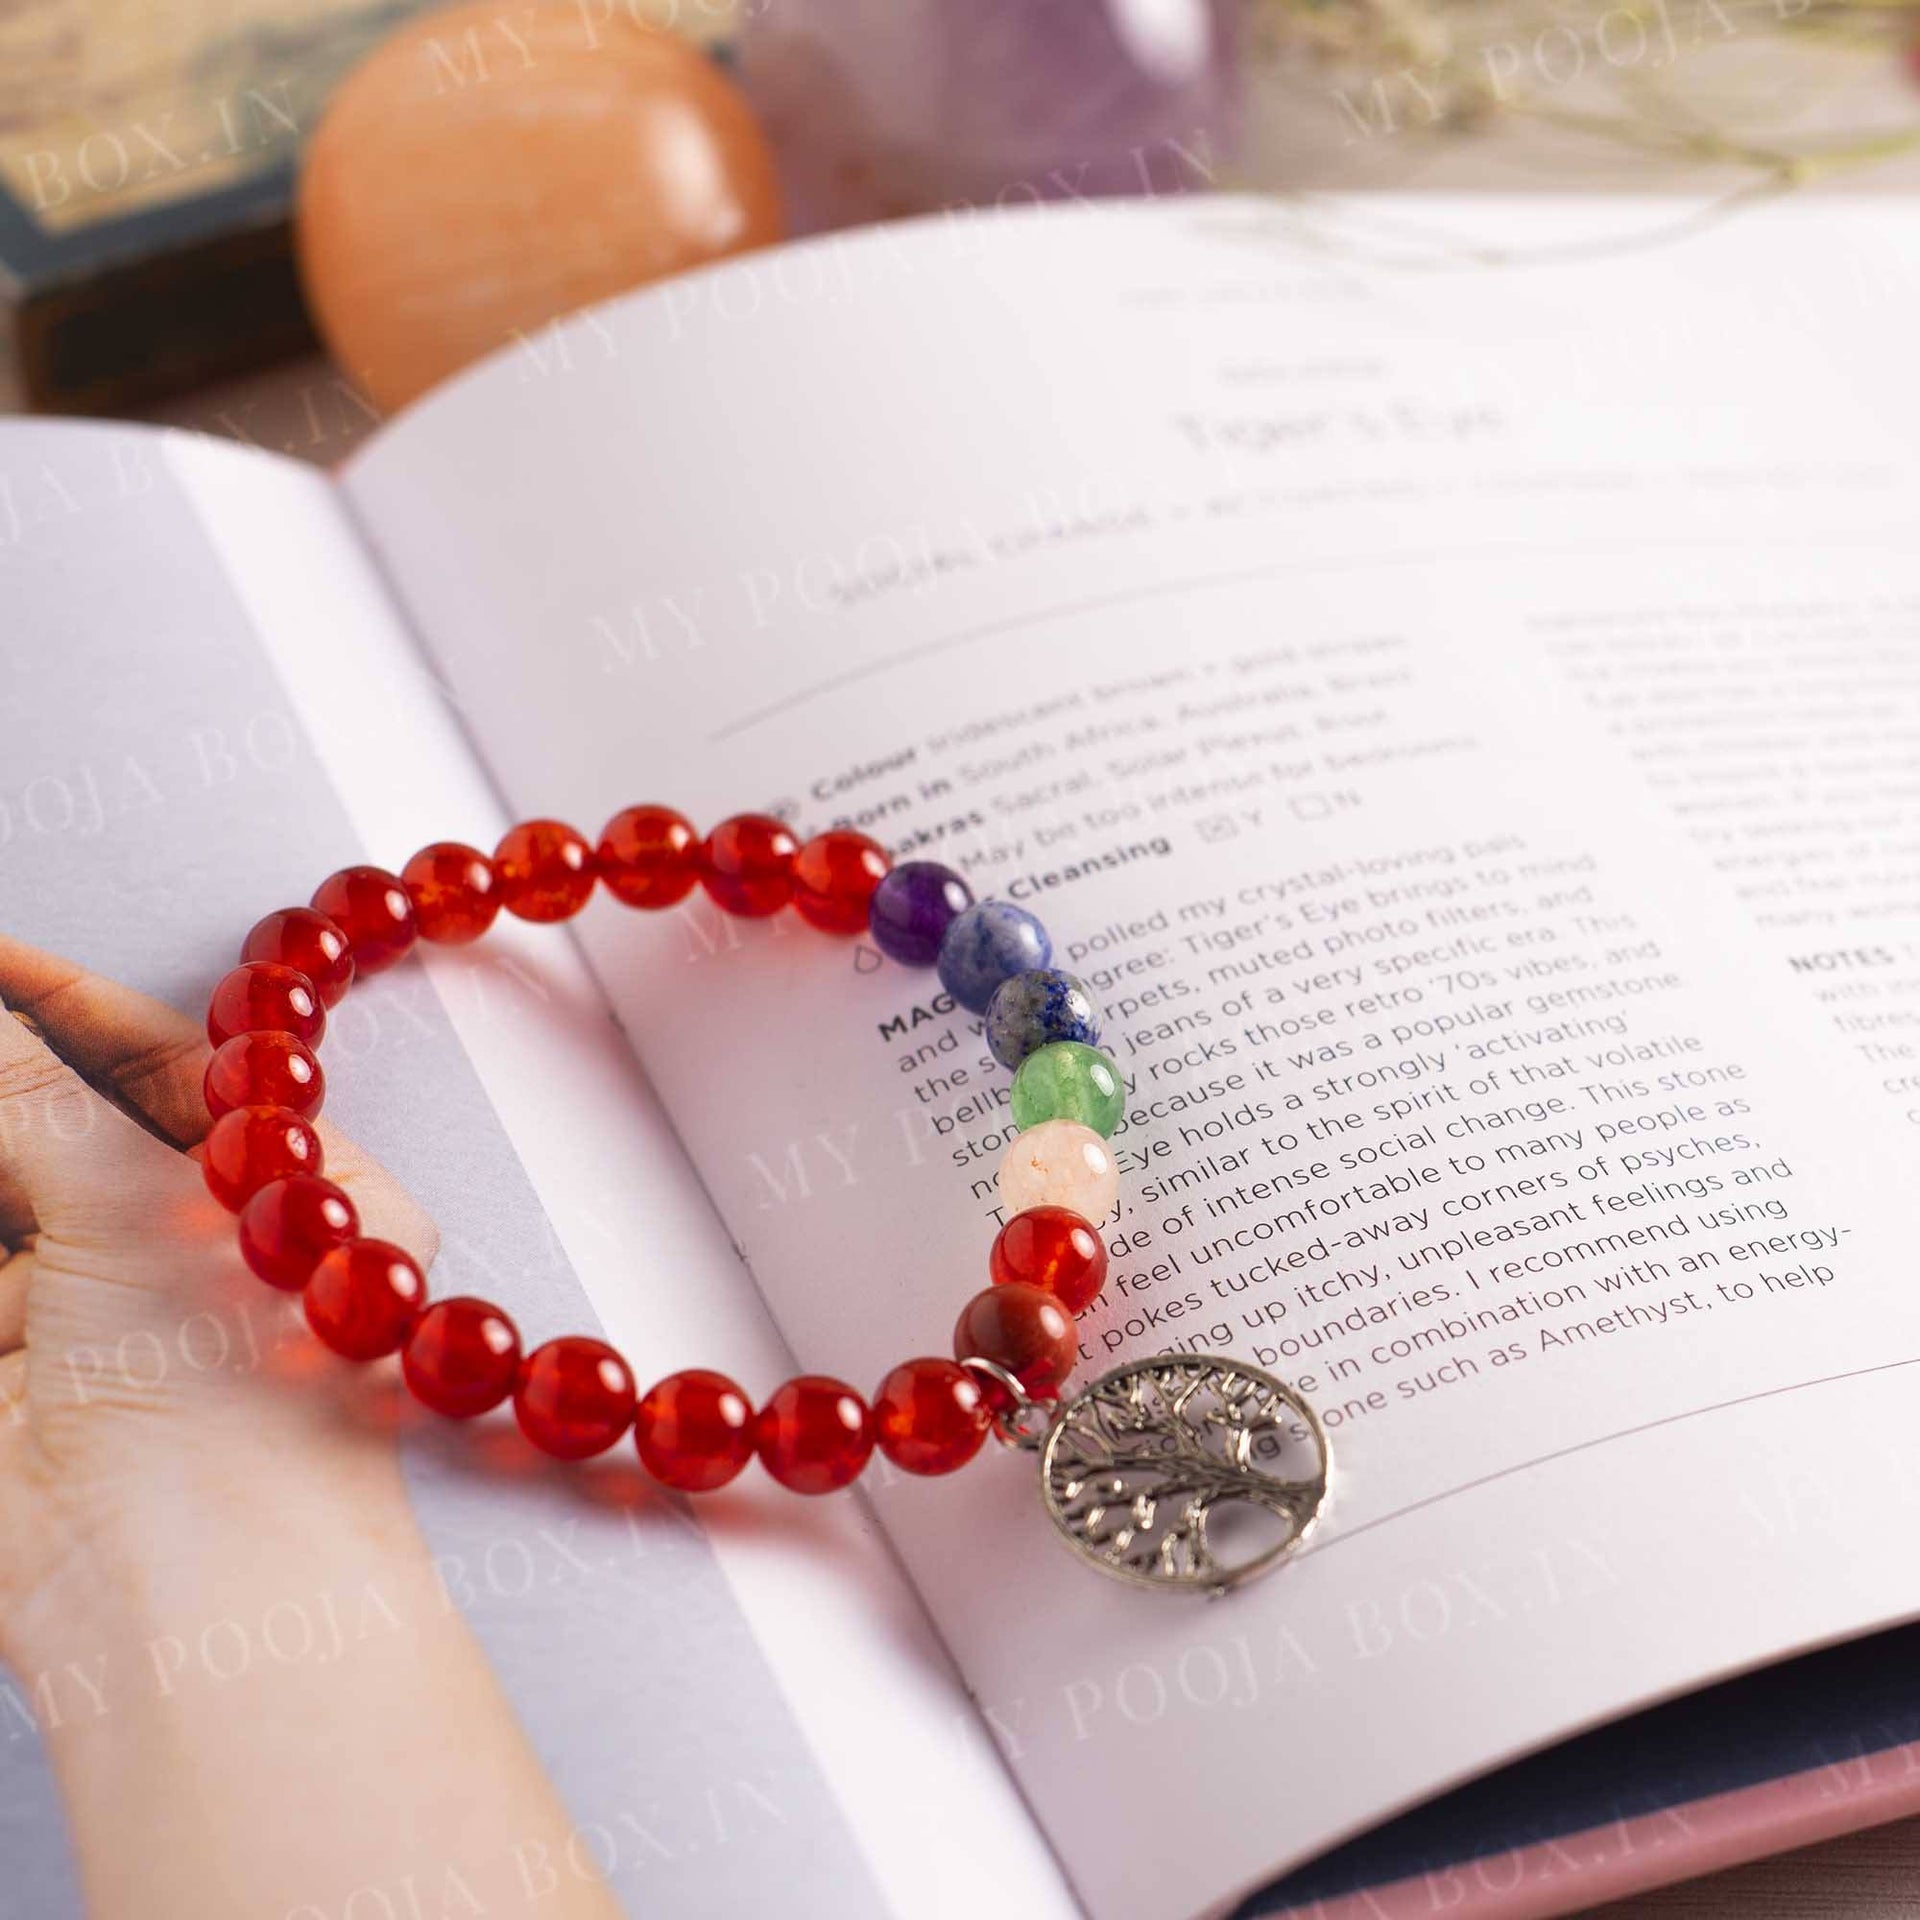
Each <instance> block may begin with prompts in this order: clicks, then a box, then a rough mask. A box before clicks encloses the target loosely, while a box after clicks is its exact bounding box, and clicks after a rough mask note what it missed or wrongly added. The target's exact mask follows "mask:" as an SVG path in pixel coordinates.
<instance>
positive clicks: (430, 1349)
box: [400, 1295, 520, 1420]
mask: <svg viewBox="0 0 1920 1920" xmlns="http://www.w3.org/2000/svg"><path fill="white" fill-rule="evenodd" d="M400 1370H401V1372H402V1373H404V1374H405V1375H406V1379H407V1387H408V1389H409V1391H410V1392H411V1393H412V1394H413V1397H414V1398H415V1399H416V1400H418V1401H419V1402H420V1404H421V1405H422V1406H423V1407H431V1408H432V1409H433V1411H434V1412H435V1413H444V1414H445V1415H446V1416H447V1418H448V1419H449V1420H471V1419H472V1418H473V1417H474V1416H475V1415H476V1414H481V1413H485V1412H487V1411H488V1409H489V1408H492V1407H497V1406H498V1405H499V1404H500V1402H501V1401H502V1400H504V1399H505V1398H506V1397H507V1395H508V1394H510V1393H511V1392H512V1391H513V1383H514V1382H515V1381H516V1380H517V1379H518V1378H519V1377H520V1330H519V1328H518V1327H516V1326H515V1325H514V1324H513V1322H512V1321H511V1320H509V1319H508V1318H507V1316H506V1315H505V1314H504V1313H502V1312H501V1311H500V1309H499V1308H498V1307H496V1306H494V1305H493V1304H492V1303H491V1302H490V1301H486V1300H472V1299H469V1298H467V1297H466V1296H464V1295H461V1296H459V1297H456V1298H455V1299H452V1300H436V1301H435V1302H434V1304H433V1305H432V1306H430V1307H429V1308H428V1309H427V1310H426V1312H425V1313H423V1314H422V1315H421V1316H420V1318H419V1319H418V1320H416V1321H415V1322H414V1323H413V1331H412V1332H411V1333H410V1334H408V1335H407V1344H406V1346H405V1348H404V1349H403V1350H402V1352H401V1355H400Z"/></svg>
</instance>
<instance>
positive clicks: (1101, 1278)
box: [987, 1207, 1107, 1313]
mask: <svg viewBox="0 0 1920 1920" xmlns="http://www.w3.org/2000/svg"><path fill="white" fill-rule="evenodd" d="M987 1270H988V1272H990V1273H991V1274H992V1275H993V1279H994V1284H995V1285H996V1286H1003V1287H1004V1286H1009V1285H1014V1284H1019V1285H1023V1286H1029V1287H1038V1288H1040V1289H1041V1291H1042V1292H1044V1293H1050V1294H1052V1295H1053V1297H1054V1298H1055V1299H1056V1300H1058V1301H1059V1302H1060V1304H1061V1305H1062V1306H1063V1307H1065V1308H1066V1310H1067V1311H1068V1312H1069V1313H1084V1312H1085V1311H1086V1309H1087V1308H1088V1307H1090V1306H1092V1305H1093V1303H1094V1301H1095V1300H1096V1299H1098V1298H1099V1295H1100V1289H1101V1288H1102V1287H1103V1286H1104V1285H1105V1284H1106V1279H1107V1248H1106V1243H1105V1242H1104V1241H1103V1240H1102V1239H1101V1238H1100V1236H1099V1234H1097V1233H1096V1232H1095V1231H1094V1230H1093V1228H1092V1227H1091V1226H1090V1225H1088V1223H1087V1222H1086V1221H1085V1220H1083V1219H1082V1218H1081V1217H1080V1215H1079V1214H1077V1213H1075V1212H1074V1211H1073V1209H1072V1208H1071V1207H1029V1208H1028V1209H1027V1210H1026V1212H1025V1213H1016V1214H1015V1215H1014V1216H1013V1218H1012V1219H1011V1220H1009V1221H1008V1222H1007V1224H1006V1225H1005V1226H1004V1227H1002V1228H1001V1229H1000V1231H999V1233H998V1234H997V1235H995V1237H994V1242H993V1251H992V1252H991V1253H989V1254H988V1255H987Z"/></svg>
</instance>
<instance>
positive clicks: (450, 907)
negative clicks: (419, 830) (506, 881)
mask: <svg viewBox="0 0 1920 1920" xmlns="http://www.w3.org/2000/svg"><path fill="white" fill-rule="evenodd" d="M400 884H401V885H402V886H403V887H405V888H406V890H407V898H408V899H409V900H411V901H412V902H413V923H414V925H415V926H416V927H418V928H419V929H420V938H421V939H422V940H431V941H434V942H435V943H436V944H437V945H440V946H443V947H461V946H465V945H466V943H467V942H468V941H469V940H478V939H479V938H480V936H481V935H482V934H483V933H485V932H486V930H487V929H488V928H489V927H490V926H492V925H493V922H494V918H495V916H496V915H497V914H498V913H499V911H500V883H499V881H498V880H497V879H496V878H495V877H494V871H493V862H492V861H491V860H489V859H488V858H487V856H486V855H485V854H484V853H482V852H481V851H480V850H479V849H478V848H477V847H468V846H462V845H461V843H460V842H459V841H458V840H436V841H435V842H434V843H433V845H432V846H430V847H422V848H421V849H420V851H419V852H418V853H416V854H415V855H414V856H413V858H412V859H411V860H409V861H408V862H407V864H406V865H405V866H404V867H402V868H401V869H400Z"/></svg>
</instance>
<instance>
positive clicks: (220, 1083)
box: [201, 1033, 327, 1120]
mask: <svg viewBox="0 0 1920 1920" xmlns="http://www.w3.org/2000/svg"><path fill="white" fill-rule="evenodd" d="M201 1086H202V1089H203V1091H204V1092H205V1094H206V1100H207V1111H208V1112H209V1113H210V1114H212V1115H213V1117H214V1118H215V1119H216V1120H218V1119H219V1118H220V1116H221V1115H222V1114H223V1113H231V1112H232V1111H233V1110H234V1108H235V1107H289V1108H291V1109H292V1110H293V1111H294V1112H295V1113H297V1114H298V1115H299V1116H300V1117H301V1119H303V1120H311V1119H312V1118H313V1116H314V1115H315V1114H316V1113H318V1112H319V1111H320V1103H321V1102H322V1101H323V1100H325V1099H326V1097H327V1079H326V1075H325V1074H323V1073H322V1072H321V1071H320V1062H319V1061H318V1060H316V1059H315V1058H314V1057H313V1052H312V1049H311V1048H309V1047H308V1046H306V1045H305V1044H304V1043H303V1042H301V1041H299V1040H296V1039H295V1038H294V1037H293V1035H292V1034H290V1033H236V1034H235V1035H234V1036H233V1038H232V1039H231V1040H226V1041H222V1042H221V1044H220V1045H219V1046H218V1047H216V1048H215V1049H214V1053H213V1058H212V1059H211V1060H209V1061H208V1062H207V1072H206V1077H205V1079H204V1080H203V1081H202V1082H201Z"/></svg>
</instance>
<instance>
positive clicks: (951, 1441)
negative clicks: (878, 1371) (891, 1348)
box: [873, 1360, 993, 1473]
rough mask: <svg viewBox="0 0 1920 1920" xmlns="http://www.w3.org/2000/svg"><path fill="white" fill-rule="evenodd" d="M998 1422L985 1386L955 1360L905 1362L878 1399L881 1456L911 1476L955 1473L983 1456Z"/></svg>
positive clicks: (876, 1415)
mask: <svg viewBox="0 0 1920 1920" xmlns="http://www.w3.org/2000/svg"><path fill="white" fill-rule="evenodd" d="M992 1419H993V1415H992V1413H991V1412H990V1411H989V1409H988V1407H987V1400H986V1395H985V1394H984V1393H982V1392H981V1390H980V1382H979V1381H978V1380H976V1379H975V1378H974V1377H973V1375H972V1374H970V1373H969V1372H968V1371H967V1370H966V1368H965V1367H962V1366H956V1365H955V1364H954V1362H953V1361H951V1360H905V1361H902V1362H901V1364H900V1365H899V1366H897V1367H895V1368H894V1370H893V1371H892V1372H891V1373H890V1374H888V1375H887V1377H886V1378H885V1379H884V1380H882V1381H881V1382H880V1390H879V1392H878V1393H876V1394H875V1395H874V1396H873V1427H874V1437H875V1438H876V1440H877V1441H878V1442H879V1446H880V1451H881V1452H882V1453H884V1454H885V1455H886V1456H887V1458H888V1459H889V1460H891V1461H892V1462H893V1464H894V1465H895V1466H896V1467H904V1468H905V1469H906V1470H907V1472H909V1473H951V1472H953V1470H954V1469H955V1468H956V1467H964V1466H965V1465H966V1464H967V1462H968V1461H969V1460H971V1459H972V1458H973V1456H974V1455H975V1454H976V1453H978V1452H979V1451H980V1443H981V1441H983V1440H984V1439H985V1438H986V1437H987V1428H988V1426H989V1425H990V1424H991V1422H992Z"/></svg>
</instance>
